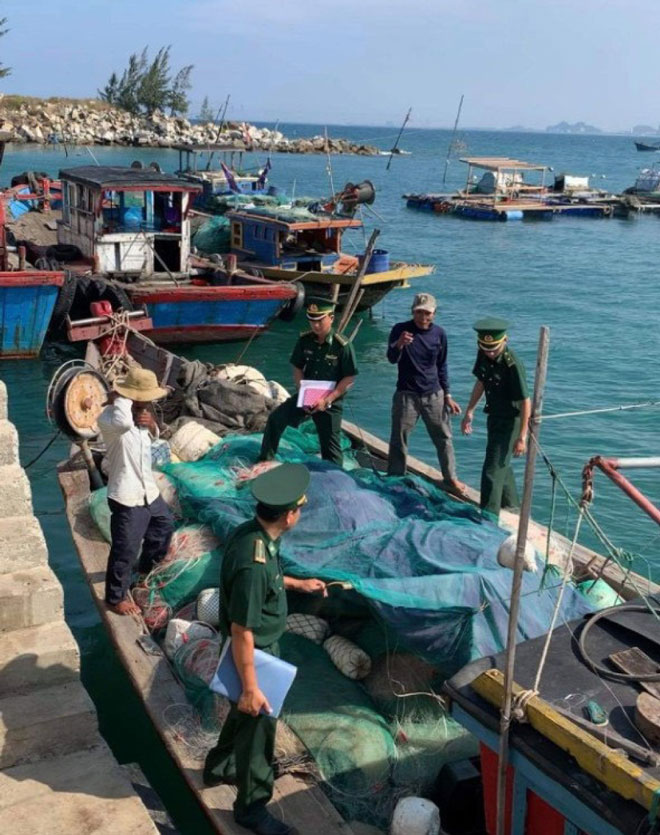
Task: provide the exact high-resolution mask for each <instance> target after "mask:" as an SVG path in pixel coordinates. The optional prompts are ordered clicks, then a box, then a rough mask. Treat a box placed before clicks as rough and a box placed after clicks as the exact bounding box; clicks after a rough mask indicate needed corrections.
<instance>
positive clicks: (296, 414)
mask: <svg viewBox="0 0 660 835" xmlns="http://www.w3.org/2000/svg"><path fill="white" fill-rule="evenodd" d="M334 310H335V305H334V303H333V302H331V301H329V300H328V299H315V298H310V299H309V300H308V304H307V320H308V322H309V325H310V330H308V331H305V332H304V333H301V334H300V338H299V339H298V342H296V344H295V346H294V349H293V352H292V354H291V360H290V361H291V365H293V380H294V382H295V384H296V389H299V388H300V384H301V382H302V381H303V380H325V381H328V382H334V383H336V386H335V388H334V389H333V390H332V391H331V392H329V393H327V394H326V395H325V396H324V397H321V398H320V399H319V400H317V401H316V403H315V404H314V405H310V406H309V407H307V408H299V407H298V394H297V393H296V394H294V395H293V397H290V398H289V399H288V400H286V401H285V402H284V403H282V404H281V405H280V406H278V407H277V409H275V411H274V412H271V414H270V415H269V417H268V423H267V424H266V428H265V430H264V438H263V442H262V444H261V453H260V456H259V458H260V460H261V461H268V460H270V459H271V458H273V457H274V456H275V453H276V452H277V448H278V446H279V443H280V438H281V437H282V433H283V432H284V430H285V429H286V428H287V426H294V427H296V426H299V425H300V424H301V423H302V422H303V421H304V420H306V419H307V418H308V417H311V418H312V420H313V421H314V425H315V426H316V431H317V432H318V433H319V444H320V446H321V457H322V458H324V459H326V460H327V461H332V462H333V463H334V464H336V465H337V466H338V467H341V465H342V462H343V456H342V451H341V419H342V411H343V408H342V407H343V401H342V398H343V396H344V395H345V394H346V392H347V391H348V389H349V388H350V387H351V386H352V385H353V382H354V380H355V376H356V375H357V373H358V371H357V364H356V362H355V353H354V351H353V346H352V345H351V344H350V342H348V340H346V339H344V337H343V336H339V335H338V334H336V333H334V332H333V330H332V323H333V321H334Z"/></svg>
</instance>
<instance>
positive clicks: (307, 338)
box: [290, 331, 358, 383]
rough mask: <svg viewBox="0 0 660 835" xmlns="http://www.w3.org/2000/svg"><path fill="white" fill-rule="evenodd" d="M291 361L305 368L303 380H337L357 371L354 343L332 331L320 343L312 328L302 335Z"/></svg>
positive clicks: (300, 367) (303, 369)
mask: <svg viewBox="0 0 660 835" xmlns="http://www.w3.org/2000/svg"><path fill="white" fill-rule="evenodd" d="M290 362H291V365H293V366H295V367H296V368H299V369H300V370H301V371H302V373H303V379H304V380H333V381H334V382H335V383H338V382H339V381H340V380H343V379H344V377H354V376H355V375H356V374H357V373H358V370H357V364H356V362H355V352H354V351H353V346H352V345H351V343H350V342H347V341H346V340H345V339H344V337H343V336H338V335H337V334H336V333H334V332H333V331H330V333H329V334H328V335H327V336H326V338H325V339H324V340H323V342H321V343H320V344H319V341H318V339H317V338H316V336H315V334H314V332H313V331H305V333H302V334H300V338H299V339H298V341H297V342H296V344H295V346H294V348H293V352H292V354H291V359H290Z"/></svg>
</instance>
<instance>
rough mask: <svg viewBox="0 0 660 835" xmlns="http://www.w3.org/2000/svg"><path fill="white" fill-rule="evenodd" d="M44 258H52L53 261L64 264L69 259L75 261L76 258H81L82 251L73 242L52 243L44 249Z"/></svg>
mask: <svg viewBox="0 0 660 835" xmlns="http://www.w3.org/2000/svg"><path fill="white" fill-rule="evenodd" d="M46 258H52V259H53V260H54V261H59V262H60V263H62V264H66V263H68V262H69V261H77V260H78V258H82V252H81V251H80V250H79V249H78V247H77V246H74V245H73V244H53V245H52V246H49V247H48V249H47V250H46Z"/></svg>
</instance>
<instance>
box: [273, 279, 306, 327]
mask: <svg viewBox="0 0 660 835" xmlns="http://www.w3.org/2000/svg"><path fill="white" fill-rule="evenodd" d="M293 284H294V285H295V286H296V288H297V292H296V296H295V298H293V299H289V301H288V302H287V303H286V304H285V305H284V307H283V308H282V309H281V310H280V312H279V313H278V314H277V316H278V318H279V319H281V320H282V321H283V322H292V321H293V320H294V319H295V318H296V316H297V315H298V314H299V313H300V311H301V310H302V308H303V305H304V304H305V287H304V285H303V284H302V283H301V282H300V281H294V282H293Z"/></svg>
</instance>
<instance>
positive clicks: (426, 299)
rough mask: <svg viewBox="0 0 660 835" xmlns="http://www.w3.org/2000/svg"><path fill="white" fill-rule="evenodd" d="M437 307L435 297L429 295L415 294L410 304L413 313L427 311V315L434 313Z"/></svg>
mask: <svg viewBox="0 0 660 835" xmlns="http://www.w3.org/2000/svg"><path fill="white" fill-rule="evenodd" d="M437 307H438V304H437V302H436V300H435V297H434V296H432V295H431V294H430V293H417V295H416V296H415V298H414V299H413V303H412V310H413V313H414V312H415V311H416V310H427V311H428V312H429V313H435V311H436V308H437Z"/></svg>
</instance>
